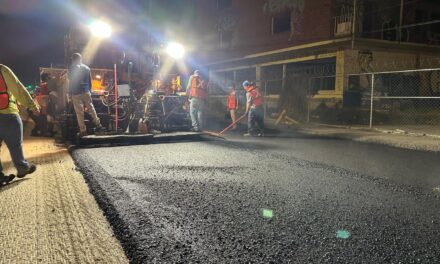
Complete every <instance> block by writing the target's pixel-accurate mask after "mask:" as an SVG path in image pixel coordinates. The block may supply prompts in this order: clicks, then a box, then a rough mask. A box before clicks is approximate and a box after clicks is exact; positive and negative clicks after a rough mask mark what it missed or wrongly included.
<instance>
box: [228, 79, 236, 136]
mask: <svg viewBox="0 0 440 264" xmlns="http://www.w3.org/2000/svg"><path fill="white" fill-rule="evenodd" d="M227 105H228V111H229V114H230V115H231V120H232V123H235V120H237V116H236V113H235V111H236V110H237V109H238V101H237V91H236V90H235V86H231V87H230V90H229V95H228V100H227ZM236 128H237V124H235V125H234V126H232V129H236Z"/></svg>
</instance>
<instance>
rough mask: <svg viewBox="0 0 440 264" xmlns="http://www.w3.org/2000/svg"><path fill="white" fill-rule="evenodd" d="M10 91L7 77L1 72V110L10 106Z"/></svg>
mask: <svg viewBox="0 0 440 264" xmlns="http://www.w3.org/2000/svg"><path fill="white" fill-rule="evenodd" d="M9 102H10V100H9V93H8V86H7V85H6V81H5V78H3V75H2V74H1V72H0V110H4V109H7V108H8V107H9Z"/></svg>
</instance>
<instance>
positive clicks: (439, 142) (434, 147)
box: [297, 124, 440, 152]
mask: <svg viewBox="0 0 440 264" xmlns="http://www.w3.org/2000/svg"><path fill="white" fill-rule="evenodd" d="M297 131H298V132H300V133H304V134H309V135H317V136H324V137H336V138H342V139H348V140H353V141H358V142H365V143H374V144H382V145H388V146H392V147H398V148H405V149H412V150H422V151H432V152H440V137H435V136H426V135H419V134H406V133H404V132H403V131H402V132H399V131H393V130H374V129H367V128H356V127H343V126H327V125H314V124H307V125H303V126H301V127H300V128H298V129H297Z"/></svg>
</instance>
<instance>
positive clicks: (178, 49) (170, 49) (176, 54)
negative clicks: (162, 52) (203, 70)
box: [166, 42, 185, 59]
mask: <svg viewBox="0 0 440 264" xmlns="http://www.w3.org/2000/svg"><path fill="white" fill-rule="evenodd" d="M166 51H167V53H168V55H170V56H171V57H172V58H174V59H181V58H183V56H184V55H185V48H184V47H183V45H182V44H179V43H175V42H172V43H170V44H168V46H167V48H166Z"/></svg>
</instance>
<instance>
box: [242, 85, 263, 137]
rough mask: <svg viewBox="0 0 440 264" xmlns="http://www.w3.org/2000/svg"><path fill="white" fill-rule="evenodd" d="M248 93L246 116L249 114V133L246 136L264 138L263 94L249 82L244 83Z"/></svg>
mask: <svg viewBox="0 0 440 264" xmlns="http://www.w3.org/2000/svg"><path fill="white" fill-rule="evenodd" d="M243 88H244V90H245V91H246V114H248V133H246V134H244V136H259V137H262V136H264V108H263V103H264V98H263V95H262V94H261V92H260V91H259V90H258V89H257V88H256V87H255V85H254V84H252V83H251V82H249V81H244V82H243Z"/></svg>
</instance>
